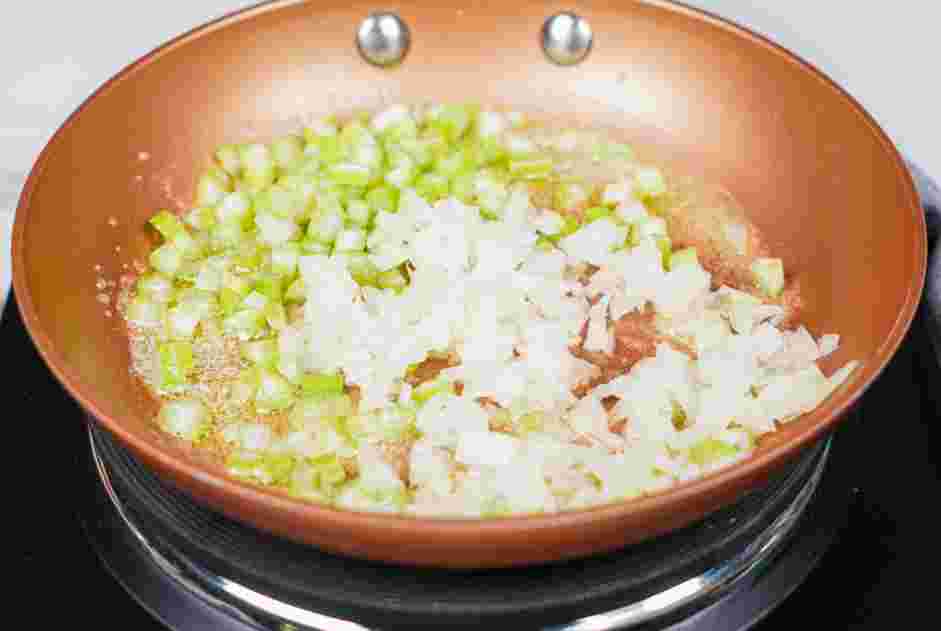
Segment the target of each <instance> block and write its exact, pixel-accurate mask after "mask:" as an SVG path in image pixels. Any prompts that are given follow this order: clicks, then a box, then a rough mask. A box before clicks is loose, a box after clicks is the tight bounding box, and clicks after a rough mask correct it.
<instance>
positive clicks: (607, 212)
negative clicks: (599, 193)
mask: <svg viewBox="0 0 941 631" xmlns="http://www.w3.org/2000/svg"><path fill="white" fill-rule="evenodd" d="M613 214H614V211H612V210H611V209H610V208H607V207H605V206H592V207H591V208H589V209H588V210H586V211H585V223H591V222H593V221H596V220H598V219H601V218H602V217H612V215H613Z"/></svg>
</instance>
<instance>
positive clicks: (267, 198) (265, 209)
mask: <svg viewBox="0 0 941 631" xmlns="http://www.w3.org/2000/svg"><path fill="white" fill-rule="evenodd" d="M252 205H253V206H254V209H255V212H256V213H271V214H272V215H274V216H276V217H280V218H281V219H294V218H295V217H297V216H298V215H299V214H301V213H302V212H303V211H304V210H305V201H304V195H303V193H302V192H301V191H297V190H294V189H291V188H288V187H287V186H284V185H283V184H275V185H274V186H271V187H269V188H266V189H265V190H263V191H260V192H258V193H257V194H256V195H255V196H254V199H253V200H252Z"/></svg>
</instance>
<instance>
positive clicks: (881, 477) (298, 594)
mask: <svg viewBox="0 0 941 631" xmlns="http://www.w3.org/2000/svg"><path fill="white" fill-rule="evenodd" d="M861 307H864V306H862V305H861ZM16 309H17V308H16V304H15V300H12V299H11V300H10V301H9V302H8V304H7V305H6V308H5V309H4V313H3V319H2V321H0V339H2V342H3V346H2V348H3V349H5V350H6V351H7V353H6V356H7V357H8V359H9V361H10V364H9V366H10V370H9V371H7V373H6V374H7V378H8V379H12V380H13V383H12V384H10V386H11V387H8V388H7V393H8V396H9V397H10V398H11V400H10V402H9V403H10V407H8V409H9V410H11V411H13V412H14V413H13V414H11V415H9V416H8V419H7V427H11V426H12V427H14V428H15V430H16V431H15V432H14V433H13V436H14V437H16V439H15V441H11V443H10V444H9V446H10V447H11V449H9V450H8V453H12V455H13V466H12V467H10V468H9V471H10V472H12V473H13V475H14V476H15V479H12V480H10V483H9V484H8V488H12V489H13V492H14V498H13V499H14V503H13V504H11V505H10V506H11V509H10V510H9V512H8V513H7V514H8V516H9V517H8V520H7V523H8V524H12V526H13V529H14V531H13V533H12V534H14V537H12V538H11V539H10V541H11V543H12V544H13V545H12V547H13V548H14V552H13V555H12V559H13V568H12V570H13V572H12V573H11V574H10V576H11V577H13V578H14V580H13V584H14V594H17V593H20V592H22V597H15V598H12V599H10V601H9V602H10V603H11V605H12V607H13V609H14V610H15V612H16V613H15V614H14V617H15V618H16V619H20V620H35V621H36V622H38V623H40V624H56V625H60V624H69V625H79V626H81V627H87V626H91V625H92V624H107V625H113V626H115V627H118V628H130V629H134V630H135V631H146V630H148V629H155V630H156V629H162V628H166V626H165V625H164V623H162V622H158V619H157V617H156V616H159V617H160V618H162V619H163V621H164V622H165V623H167V624H169V625H171V626H172V627H174V628H178V629H222V628H231V629H247V628H260V626H258V625H256V626H252V625H253V624H255V623H256V622H258V621H257V620H251V619H248V618H245V617H242V618H239V613H238V612H235V613H232V614H222V615H215V614H219V612H218V611H216V612H215V614H213V613H211V612H210V613H207V612H206V611H202V612H201V611H200V604H199V603H198V602H196V601H194V600H193V599H192V594H188V593H187V592H186V591H185V590H181V589H180V588H179V586H178V585H176V584H177V582H178V581H175V580H174V579H173V577H172V576H170V575H171V574H172V573H173V571H174V568H173V566H172V565H166V566H162V565H161V563H166V561H167V560H166V558H163V557H161V558H162V561H158V563H156V564H155V563H154V562H153V559H148V558H147V555H142V554H140V550H141V548H140V540H141V539H142V538H143V540H146V541H147V545H152V544H154V543H155V542H158V541H164V540H166V541H169V542H171V545H172V546H173V548H174V550H175V551H176V553H177V555H178V556H177V557H174V558H173V559H171V562H172V561H174V560H176V561H180V562H182V563H183V564H184V565H186V566H187V567H191V568H202V569H203V570H206V569H208V570H209V571H218V572H220V573H222V574H225V573H228V574H225V575H227V576H232V575H236V576H238V575H239V572H241V576H240V578H241V579H243V580H241V581H240V582H239V583H238V584H239V585H240V586H243V585H245V584H252V585H261V586H262V590H261V593H262V595H263V596H265V595H266V594H268V595H279V596H280V595H287V594H291V595H292V597H293V598H294V602H300V601H303V600H304V598H307V601H305V602H307V603H308V604H310V607H309V609H310V610H313V611H316V612H319V614H323V615H324V617H323V618H319V619H316V620H320V621H321V628H323V629H331V630H332V629H356V628H359V629H364V628H389V629H391V628H396V629H406V628H418V627H421V628H457V627H459V626H460V627H468V626H471V627H473V626H482V625H484V624H499V623H500V622H508V623H510V622H511V623H512V625H513V626H514V627H517V628H520V629H526V628H534V629H535V628H571V629H576V628H577V629H602V628H608V627H605V626H602V620H601V619H600V618H599V617H597V616H595V617H592V614H596V613H598V612H601V611H615V612H616V611H619V610H621V611H623V610H624V607H625V606H626V605H627V604H629V602H628V601H630V602H638V601H637V599H638V598H642V597H646V596H649V595H650V594H655V593H661V592H656V590H658V589H662V588H663V587H664V586H665V585H667V583H668V582H669V580H670V579H671V577H677V576H681V577H683V578H687V577H697V580H707V581H708V580H711V579H712V577H715V576H716V575H717V574H718V573H721V571H725V570H724V569H722V568H725V567H728V565H729V564H728V561H729V559H730V558H731V556H735V555H738V556H741V554H742V553H743V551H747V550H750V549H751V548H754V545H751V546H750V547H749V544H750V543H751V542H753V541H757V540H761V541H764V539H761V537H763V536H766V534H767V532H769V531H768V528H769V527H770V526H773V525H774V524H780V523H781V520H782V519H783V517H782V515H783V516H784V517H787V515H788V511H791V512H794V514H795V515H797V517H799V519H794V520H793V521H794V523H793V524H792V526H793V527H791V526H790V525H789V526H788V528H787V529H786V530H787V533H786V535H787V536H786V537H783V538H782V540H781V541H780V542H776V543H775V550H774V554H773V556H772V555H769V556H767V557H763V560H762V565H763V566H766V567H757V566H756V567H755V568H752V571H751V574H750V575H749V576H750V578H749V581H748V582H747V585H746V586H745V587H742V585H741V584H738V586H737V587H736V588H735V589H729V590H728V593H727V594H724V595H723V597H722V598H721V599H719V598H718V597H717V598H714V599H712V600H711V601H710V602H714V603H715V604H714V606H713V605H710V607H711V608H710V609H709V611H708V612H705V613H704V612H703V611H702V610H690V609H678V610H677V611H676V612H675V614H674V615H673V616H672V617H670V618H669V619H664V620H661V621H660V622H657V623H651V622H648V623H645V625H644V626H643V628H645V629H647V628H661V629H662V628H670V629H684V630H690V629H709V630H711V631H712V630H715V631H718V630H720V629H723V630H724V629H730V630H731V629H746V628H753V629H758V630H759V631H765V630H768V629H778V628H781V629H783V628H789V629H790V628H793V627H794V625H795V624H803V625H810V626H812V627H813V628H834V629H866V630H868V629H886V628H889V626H890V625H901V627H902V628H906V627H907V621H912V622H911V625H912V626H915V624H917V625H918V626H919V627H922V628H923V627H924V625H925V624H928V622H927V621H928V620H930V618H928V617H927V616H928V615H929V612H930V611H931V610H932V609H933V608H932V607H931V601H930V596H931V594H932V593H933V591H934V589H933V581H931V580H930V574H928V573H927V570H928V569H929V568H931V567H933V565H932V564H931V561H932V560H933V559H934V558H935V557H937V553H936V552H935V549H936V545H935V543H934V537H935V536H936V533H937V532H938V529H939V526H941V518H939V517H938V511H937V510H935V509H934V506H933V504H934V501H935V499H936V498H937V497H938V496H939V491H941V483H939V479H938V477H939V476H938V460H939V458H938V448H937V438H938V429H937V420H938V410H939V407H938V406H939V403H941V388H939V387H938V386H937V384H941V370H939V368H938V364H937V360H936V358H935V355H934V354H933V351H932V349H931V346H930V343H929V338H928V324H927V318H925V317H922V316H920V317H919V318H918V320H916V322H915V324H914V326H913V327H912V331H911V332H910V334H909V336H908V338H907V340H906V342H905V344H904V345H903V346H902V348H901V349H900V351H899V353H898V354H897V356H896V357H895V358H894V359H893V361H892V362H891V364H890V365H889V367H888V368H887V369H886V371H885V372H884V373H883V375H882V377H881V378H880V379H879V381H878V382H877V383H876V384H875V385H874V386H873V387H872V388H871V389H870V390H869V392H868V393H867V394H866V395H865V396H864V397H863V399H862V401H861V402H860V404H859V405H858V406H857V409H856V410H855V411H854V412H853V413H852V414H851V415H850V416H849V417H847V419H846V420H845V422H844V423H843V424H842V425H841V426H840V428H839V429H838V430H837V431H836V432H835V433H834V435H833V437H832V439H831V440H829V441H824V442H822V443H820V444H818V445H817V446H815V448H814V449H811V450H808V452H807V454H806V455H805V456H804V457H803V458H802V459H801V460H800V461H799V462H797V463H795V464H794V465H793V466H792V467H790V468H789V469H788V470H787V471H784V472H782V474H781V476H779V478H777V479H776V480H775V481H774V482H772V483H771V484H770V485H769V487H768V488H767V489H763V490H762V491H760V492H759V493H757V494H756V495H755V496H754V497H752V498H751V499H749V500H747V501H744V500H743V503H742V504H740V505H739V506H736V507H732V508H731V509H730V510H729V511H726V512H725V513H723V514H720V515H717V516H713V517H711V518H710V520H711V521H710V520H707V522H706V523H703V524H698V525H696V526H694V527H691V529H687V530H686V531H684V532H681V533H678V534H677V535H676V536H671V537H667V538H664V539H662V540H658V541H655V542H651V543H650V544H644V546H643V547H642V548H639V549H638V550H635V551H632V552H631V553H628V554H624V555H620V556H619V555H611V556H609V557H608V558H605V559H594V560H587V561H583V562H579V563H578V564H575V565H573V564H563V565H561V566H542V567H535V568H530V569H528V570H523V571H520V570H513V571H512V573H509V574H505V575H502V576H497V575H492V576H489V577H488V576H487V575H486V574H478V575H473V574H468V575H466V577H467V578H466V580H456V579H455V578H454V577H453V576H452V577H443V576H442V577H440V579H437V578H435V577H434V575H433V574H432V575H428V574H425V575H421V576H418V575H416V574H415V573H414V572H413V571H409V570H404V569H402V568H395V567H390V566H382V565H367V564H361V563H359V562H347V561H345V560H343V559H338V558H337V557H330V555H320V554H319V553H310V552H295V551H292V550H293V549H292V548H291V545H292V544H286V543H285V542H280V541H277V540H274V539H273V538H270V537H268V536H266V535H262V534H261V533H255V532H254V531H251V530H250V529H247V528H244V527H240V526H239V525H237V524H231V523H229V522H226V521H225V520H222V519H221V518H217V517H214V516H212V515H207V514H206V513H205V512H200V511H201V509H199V508H198V507H194V506H190V505H189V504H187V501H186V499H185V498H183V497H177V496H175V495H174V492H173V490H172V489H163V488H161V487H160V483H159V482H158V481H156V480H155V479H151V478H150V477H148V476H149V472H147V471H146V470H145V469H143V468H142V467H140V465H138V464H136V462H135V461H134V460H133V458H131V457H130V456H129V455H128V454H127V453H126V452H124V451H123V450H122V449H121V448H120V447H119V446H118V445H116V444H115V443H114V442H113V441H111V440H110V439H109V437H108V436H107V435H106V434H104V432H102V431H100V430H92V431H91V432H89V429H88V427H87V426H86V421H85V417H84V415H83V414H82V412H81V411H80V410H79V409H78V407H77V405H76V404H75V403H74V402H73V401H72V400H71V399H70V398H69V397H68V396H67V394H66V393H65V391H64V390H63V389H62V388H61V386H59V385H58V383H57V382H56V381H55V379H54V378H53V377H52V375H51V374H50V373H49V371H48V369H47V368H46V367H45V365H44V364H43V363H42V361H41V359H40V358H39V356H38V354H37V353H36V351H35V349H34V347H33V345H32V343H31V341H30V340H29V338H28V335H27V334H26V332H25V330H24V328H23V325H22V322H21V321H20V318H19V314H18V312H17V310H16ZM114 500H117V501H118V504H119V506H120V507H121V510H120V511H116V510H115V503H114ZM802 502H803V503H802ZM794 506H799V508H800V510H799V511H797V512H795V510H796V509H795V508H794ZM119 513H120V514H119ZM127 520H129V521H127ZM128 523H130V524H131V528H128ZM181 524H182V525H181ZM763 533H765V534H763ZM171 535H172V536H171ZM135 541H136V543H135ZM253 544H255V545H253ZM256 546H257V547H258V548H259V549H260V550H264V551H266V552H265V553H262V554H258V555H257V556H254V557H253V556H252V554H253V553H252V552H248V550H251V549H252V548H254V547H256ZM278 555H285V556H284V557H283V558H281V560H280V562H282V563H284V566H285V568H287V566H288V565H290V563H289V562H291V561H293V565H294V566H295V567H293V568H289V569H285V571H284V572H282V573H278V572H277V571H273V570H272V568H273V567H274V568H276V567H277V560H278V559H279V557H278ZM305 555H309V556H305ZM266 556H267V557H268V559H267V560H268V562H267V567H266V563H265V561H266ZM272 559H274V560H276V563H272V562H271V560H272ZM305 562H307V563H310V564H311V565H310V566H309V567H310V568H312V571H311V573H310V574H309V576H308V579H307V580H305V579H304V574H303V572H304V569H303V568H304V563H305ZM239 564H241V565H239ZM313 568H316V570H313ZM292 581H293V583H292ZM449 581H450V582H449ZM475 581H476V582H475ZM657 581H660V583H657ZM744 583H745V582H743V584H744ZM651 586H654V587H651ZM242 588H243V589H244V587H242ZM370 590H372V591H370ZM644 590H647V591H644ZM651 590H653V591H651ZM312 595H313V596H312ZM435 598H437V599H438V600H437V601H435ZM285 599H287V596H285ZM280 600H284V599H279V600H278V601H279V602H280ZM661 600H662V598H661ZM645 602H646V601H645ZM650 602H651V603H652V602H653V601H650ZM436 603H437V604H436ZM514 603H515V604H514ZM462 607H464V609H461V608H462ZM473 612H477V614H478V616H477V617H473V616H471V613H473ZM27 616H28V617H27ZM284 619H290V616H289V615H288V616H286V618H283V619H282V622H281V623H278V624H275V623H273V621H272V620H268V621H266V622H267V624H265V626H266V627H267V628H282V629H288V628H297V627H296V626H294V625H292V624H290V623H286V622H283V620H284ZM345 620H356V621H357V622H359V623H361V625H356V626H344V624H345V623H344V622H343V621H345ZM915 621H917V623H916V622H915ZM240 625H242V626H240ZM566 625H568V626H566ZM638 628H639V627H638Z"/></svg>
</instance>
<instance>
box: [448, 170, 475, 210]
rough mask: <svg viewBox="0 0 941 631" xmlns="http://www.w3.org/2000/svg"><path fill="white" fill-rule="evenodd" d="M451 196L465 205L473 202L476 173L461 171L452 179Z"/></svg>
mask: <svg viewBox="0 0 941 631" xmlns="http://www.w3.org/2000/svg"><path fill="white" fill-rule="evenodd" d="M450 189H451V196H452V197H455V198H457V199H459V200H460V201H462V202H464V203H465V204H469V203H471V202H472V201H473V199H474V195H475V190H474V171H472V170H467V171H461V172H460V173H458V174H456V175H455V176H454V177H452V178H451V186H450Z"/></svg>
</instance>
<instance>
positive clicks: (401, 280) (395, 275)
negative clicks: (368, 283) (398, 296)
mask: <svg viewBox="0 0 941 631" xmlns="http://www.w3.org/2000/svg"><path fill="white" fill-rule="evenodd" d="M376 284H377V285H378V286H379V287H380V288H382V289H396V290H399V289H404V288H405V286H406V285H408V280H407V279H406V278H405V276H404V275H403V274H402V271H401V270H400V269H399V268H397V267H393V268H392V269H390V270H386V271H384V272H379V274H378V275H377V276H376Z"/></svg>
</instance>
